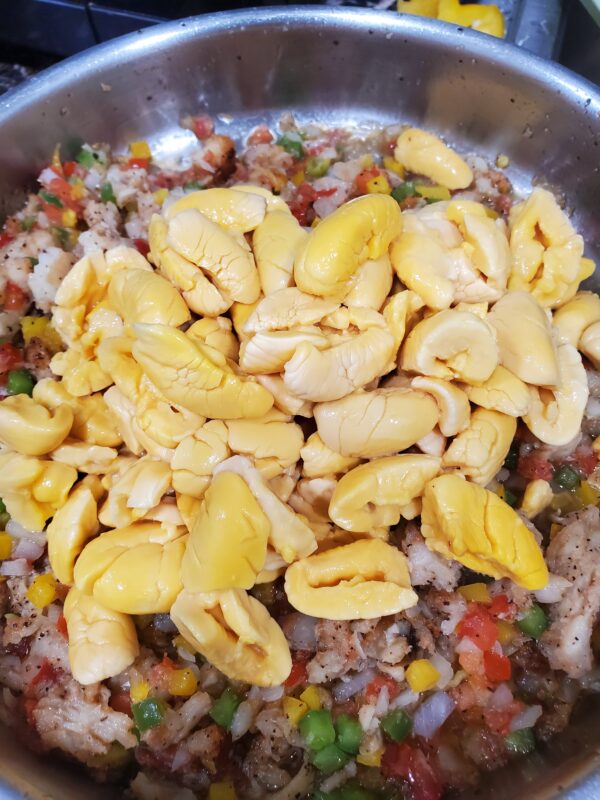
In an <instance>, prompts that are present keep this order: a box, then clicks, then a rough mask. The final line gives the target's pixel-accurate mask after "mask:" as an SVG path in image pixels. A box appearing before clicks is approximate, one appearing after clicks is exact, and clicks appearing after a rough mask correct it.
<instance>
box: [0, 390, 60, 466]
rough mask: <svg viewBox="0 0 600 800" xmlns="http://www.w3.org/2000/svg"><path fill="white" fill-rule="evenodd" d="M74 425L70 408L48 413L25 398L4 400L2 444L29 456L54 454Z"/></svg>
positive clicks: (0, 412)
mask: <svg viewBox="0 0 600 800" xmlns="http://www.w3.org/2000/svg"><path fill="white" fill-rule="evenodd" d="M72 424H73V412H72V411H71V409H70V408H69V407H68V406H60V407H59V408H57V409H55V410H50V411H48V409H47V408H44V406H43V405H41V404H40V403H36V401H35V400H33V399H32V398H31V397H29V396H28V395H26V394H16V395H13V396H12V397H5V398H4V400H3V401H2V403H0V442H1V443H2V444H5V445H8V447H10V448H11V449H13V450H16V451H17V452H18V453H23V454H25V455H28V456H42V455H45V454H46V453H49V452H50V451H52V450H55V449H56V448H57V447H58V446H59V445H60V444H62V442H63V441H64V440H65V438H66V437H67V435H68V433H69V431H70V430H71V426H72Z"/></svg>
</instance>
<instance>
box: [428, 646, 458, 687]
mask: <svg viewBox="0 0 600 800" xmlns="http://www.w3.org/2000/svg"><path fill="white" fill-rule="evenodd" d="M429 660H430V661H431V663H432V664H433V666H434V667H435V668H436V669H437V671H438V672H439V673H440V677H439V679H438V682H437V683H436V686H437V688H438V689H445V688H446V686H448V684H449V683H450V681H451V680H452V678H453V677H454V670H453V669H452V664H451V663H450V662H449V661H447V660H446V659H445V658H444V657H443V656H441V655H440V654H439V653H434V655H432V656H431V657H430V659H429Z"/></svg>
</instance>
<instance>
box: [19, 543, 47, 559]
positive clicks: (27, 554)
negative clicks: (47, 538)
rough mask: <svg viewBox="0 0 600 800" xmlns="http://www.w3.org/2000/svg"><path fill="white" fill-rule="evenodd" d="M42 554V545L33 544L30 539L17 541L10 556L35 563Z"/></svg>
mask: <svg viewBox="0 0 600 800" xmlns="http://www.w3.org/2000/svg"><path fill="white" fill-rule="evenodd" d="M43 552H44V545H43V544H38V542H33V541H32V540H31V539H19V540H18V542H17V546H16V547H15V549H14V550H13V553H12V554H13V557H14V558H25V559H27V561H37V560H38V558H39V557H40V556H41V555H42V554H43Z"/></svg>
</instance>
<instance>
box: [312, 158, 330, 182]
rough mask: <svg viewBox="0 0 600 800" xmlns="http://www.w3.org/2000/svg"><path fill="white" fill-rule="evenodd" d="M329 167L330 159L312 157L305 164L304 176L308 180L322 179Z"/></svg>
mask: <svg viewBox="0 0 600 800" xmlns="http://www.w3.org/2000/svg"><path fill="white" fill-rule="evenodd" d="M330 166H331V159H330V158H319V157H318V156H313V157H312V158H309V159H308V161H307V162H306V174H307V175H308V176H309V177H310V178H322V177H323V175H325V174H326V173H327V170H328V169H329V167H330Z"/></svg>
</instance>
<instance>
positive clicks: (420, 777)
mask: <svg viewBox="0 0 600 800" xmlns="http://www.w3.org/2000/svg"><path fill="white" fill-rule="evenodd" d="M381 771H382V772H383V774H384V776H385V777H386V778H401V779H403V780H405V781H408V783H409V784H410V785H411V789H412V795H413V799H414V800H440V798H441V796H442V791H443V786H442V784H441V782H440V780H439V778H438V777H437V775H436V774H435V772H434V771H433V767H432V766H431V764H430V763H429V762H428V761H427V759H426V757H425V754H424V753H423V751H422V750H419V749H418V748H416V747H411V746H410V745H408V744H405V743H402V744H398V743H397V742H389V743H388V744H387V746H386V748H385V751H384V753H383V757H382V759H381Z"/></svg>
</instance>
